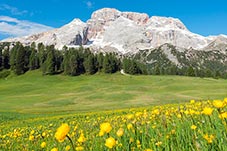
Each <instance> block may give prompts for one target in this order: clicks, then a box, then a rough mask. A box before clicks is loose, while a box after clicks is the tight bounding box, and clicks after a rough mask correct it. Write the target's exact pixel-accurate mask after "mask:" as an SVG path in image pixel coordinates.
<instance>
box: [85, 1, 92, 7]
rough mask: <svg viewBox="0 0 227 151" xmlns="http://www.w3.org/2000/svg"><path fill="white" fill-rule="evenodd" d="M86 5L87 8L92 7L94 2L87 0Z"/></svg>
mask: <svg viewBox="0 0 227 151" xmlns="http://www.w3.org/2000/svg"><path fill="white" fill-rule="evenodd" d="M86 5H87V7H88V8H92V7H93V5H94V4H93V3H92V2H91V1H87V2H86Z"/></svg>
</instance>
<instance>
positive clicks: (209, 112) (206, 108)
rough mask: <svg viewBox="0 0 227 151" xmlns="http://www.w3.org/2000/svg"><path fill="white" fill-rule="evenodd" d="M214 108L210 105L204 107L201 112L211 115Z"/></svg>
mask: <svg viewBox="0 0 227 151" xmlns="http://www.w3.org/2000/svg"><path fill="white" fill-rule="evenodd" d="M213 110H214V109H212V108H210V107H205V108H204V109H203V111H202V113H203V114H205V115H211V114H212V112H213Z"/></svg>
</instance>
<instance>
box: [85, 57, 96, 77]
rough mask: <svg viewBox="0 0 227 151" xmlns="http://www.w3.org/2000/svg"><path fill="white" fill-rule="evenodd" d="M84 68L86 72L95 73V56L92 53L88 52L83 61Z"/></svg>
mask: <svg viewBox="0 0 227 151" xmlns="http://www.w3.org/2000/svg"><path fill="white" fill-rule="evenodd" d="M84 68H85V71H86V73H88V74H95V72H96V66H95V58H94V55H93V54H90V55H89V56H88V57H87V58H86V59H85V61H84Z"/></svg>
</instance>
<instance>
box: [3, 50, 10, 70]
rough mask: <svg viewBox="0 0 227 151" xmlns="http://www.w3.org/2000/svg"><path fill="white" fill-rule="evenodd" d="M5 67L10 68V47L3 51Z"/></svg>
mask: <svg viewBox="0 0 227 151" xmlns="http://www.w3.org/2000/svg"><path fill="white" fill-rule="evenodd" d="M3 68H4V69H9V68H10V64H9V48H7V49H4V51H3Z"/></svg>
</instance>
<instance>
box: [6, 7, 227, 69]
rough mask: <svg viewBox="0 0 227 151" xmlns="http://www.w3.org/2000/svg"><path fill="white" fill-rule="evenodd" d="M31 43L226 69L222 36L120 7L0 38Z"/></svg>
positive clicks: (226, 54)
mask: <svg viewBox="0 0 227 151" xmlns="http://www.w3.org/2000/svg"><path fill="white" fill-rule="evenodd" d="M17 41H19V42H21V43H22V44H24V45H30V44H31V43H32V42H35V43H36V44H38V43H43V44H44V45H54V46H55V48H56V49H59V50H61V49H62V48H63V46H67V47H79V46H83V47H84V48H89V49H90V50H91V51H92V52H94V53H96V52H104V53H106V52H115V53H117V54H118V55H120V56H122V55H123V56H127V57H132V58H135V59H137V60H139V61H141V62H143V63H146V64H147V65H151V66H153V67H154V65H159V66H161V67H165V66H169V65H174V66H177V67H178V68H184V67H192V68H197V69H209V70H217V71H221V72H225V71H226V70H227V36H226V35H218V36H208V37H204V36H201V35H199V34H195V33H192V32H190V31H189V30H188V29H187V27H186V26H185V25H184V24H183V23H182V22H181V21H180V20H179V19H177V18H172V17H158V16H152V17H149V16H148V15H147V14H145V13H136V12H121V11H119V10H116V9H112V8H103V9H100V10H97V11H95V12H94V13H93V14H92V16H91V19H89V20H88V21H87V22H86V23H85V22H82V21H81V20H80V19H74V20H73V21H72V22H70V23H68V24H66V25H64V26H62V27H61V28H58V29H53V30H50V31H48V32H43V33H39V34H35V35H30V36H25V37H19V38H10V39H5V40H2V41H1V42H11V43H15V42H17Z"/></svg>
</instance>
